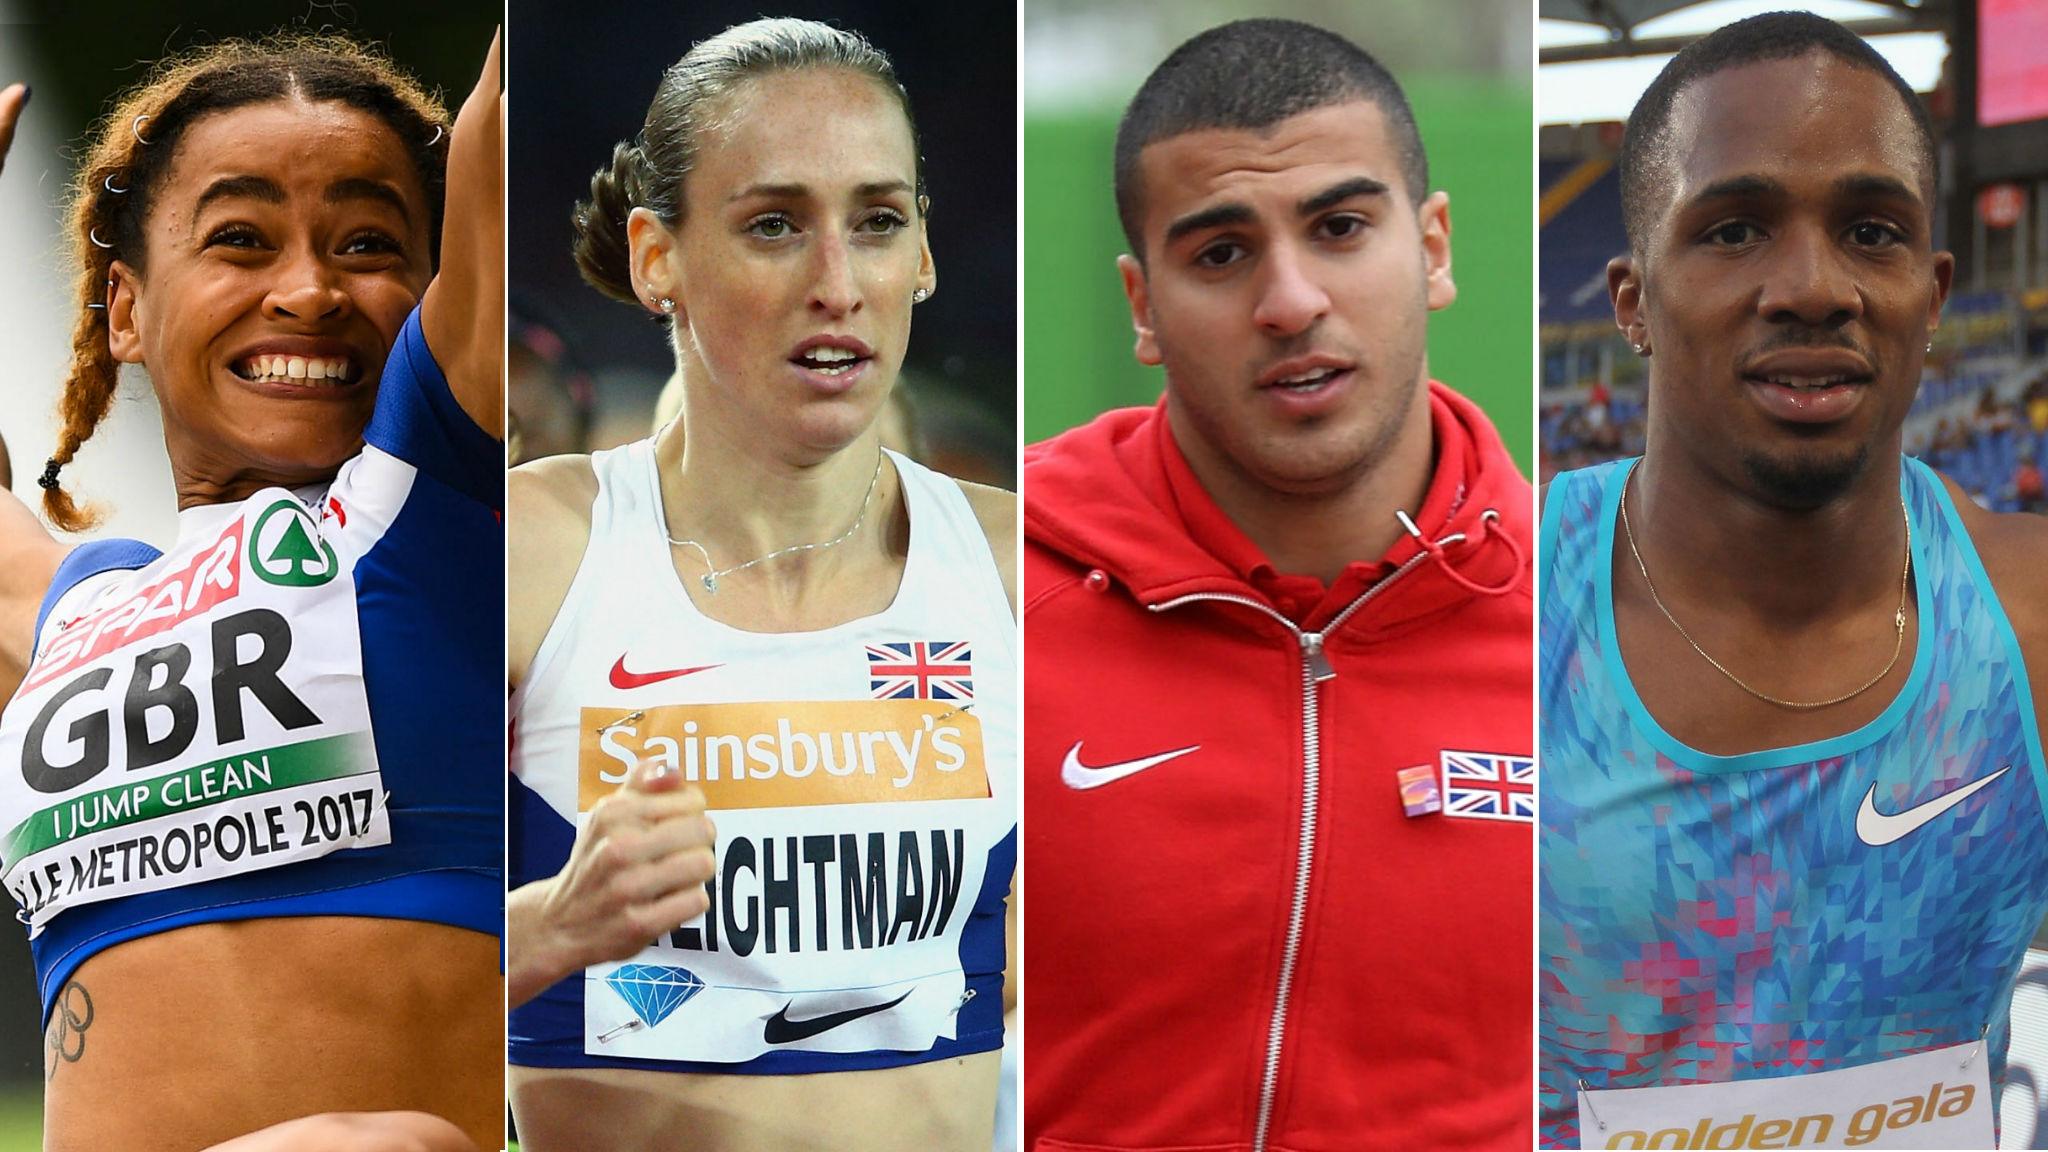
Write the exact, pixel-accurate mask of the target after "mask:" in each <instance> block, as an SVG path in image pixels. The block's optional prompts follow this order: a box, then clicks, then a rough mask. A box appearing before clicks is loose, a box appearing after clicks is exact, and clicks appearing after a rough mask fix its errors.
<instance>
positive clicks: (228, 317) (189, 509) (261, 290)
mask: <svg viewBox="0 0 2048 1152" xmlns="http://www.w3.org/2000/svg"><path fill="white" fill-rule="evenodd" d="M497 61H498V55H497V51H496V47H495V45H494V46H493V48H492V50H491V52H490V55H489V57H488V59H487V60H486V62H485V65H484V69H483V74H482V76H481V77H480V78H479V80H478V82H477V86H476V89H475V91H474V92H472V93H471V94H470V97H469V99H468V101H467V102H466V103H465V104H464V106H463V108H462V111H461V114H460V115H459V116H458V117H457V118H456V119H455V121H454V122H453V123H452V124H451V123H449V121H448V118H447V115H446V113H445V111H444V110H443V109H442V108H441V107H440V106H439V104H438V103H436V102H435V101H434V100H432V99H430V98H429V97H427V96H426V95H425V94H424V93H423V91H422V90H421V88H420V87H419V85H418V84H417V83H415V82H414V81H413V80H411V79H410V78H409V77H407V76H406V75H405V74H404V73H402V72H401V71H399V70H398V69H397V68H396V67H395V66H394V65H392V64H391V63H390V62H389V61H388V60H386V59H384V58H383V57H381V56H379V55H377V54H375V53H372V52H370V51H368V50H366V49H364V48H363V47H361V46H359V45H357V44H355V43H353V42H350V41H347V40H341V39H335V38H327V37H289V38H276V39H271V40H265V41H262V42H254V43H250V42H241V41H230V42H225V43H221V44H217V45H213V46H210V47H208V48H205V49H201V50H199V51H197V52H195V53H193V54H192V55H190V56H187V57H182V58H179V59H176V60H173V61H169V62H166V63H164V64H162V65H160V66H159V67H158V68H156V69H155V70H154V71H153V73H152V75H151V76H150V78H149V79H148V80H146V81H145V82H144V83H143V84H141V85H140V86H139V87H137V88H136V89H134V90H133V91H131V92H130V93H128V94H127V95H125V96H124V97H122V98H121V99H120V100H118V101H117V102H115V103H114V104H113V105H112V111H111V112H110V113H109V114H108V115H107V117H106V118H105V119H104V120H103V121H102V122H101V124H100V126H99V128H98V130H97V132H96V134H95V137H94V139H93V142H92V144H91V145H90V147H89V149H88V151H87V153H86V159H85V162H84V164H83V166H82V167H81V169H80V170H79V173H78V176H77V178H76V183H75V194H74V198H73V202H72V208H71V212H70V218H69V221H70V231H71V238H72V245H73V252H74V255H75V256H76V258H77V263H78V265H79V268H80V272H79V279H78V282H77V283H78V306H79V309H80V312H79V319H78V323H77V326H76V330H75V334H74V338H73V346H72V363H71V368H70V371H69V374H68V377H67V379H66V382H65V386H64V393H63V400H62V414H63V428H62V433H61V435H60V438H59V441H58V445H57V450H56V452H55V453H54V454H53V455H52V456H51V458H50V459H49V461H48V463H47V465H46V466H45V469H44V471H43V474H42V477H41V486H42V488H43V489H44V511H45V513H46V514H47V515H48V517H49V519H50V521H51V522H52V523H54V524H55V525H56V526H57V527H59V528H62V529H67V530H78V529H82V528H85V527H88V526H90V525H91V524H92V523H94V521H95V518H96V514H97V510H95V509H92V508H87V507H80V506H79V505H78V504H76V503H74V502H73V500H72V498H71V495H70V493H69V492H68V491H67V490H66V488H65V486H64V484H63V483H62V479H61V474H62V471H63V469H64V467H65V466H66V465H67V464H69V463H70V462H71V461H72V459H73V457H74V455H75V454H76V452H77V451H78V449H79V447H80V445H81V444H83V443H84V442H85V441H86V440H87V439H88V438H89V437H90V436H91V435H92V434H93V432H94V431H95V429H96V428H97V426H98V425H99V423H100V422H101V420H102V419H104V417H105V416H106V414H107V411H108V408H109V406H110V404H111V401H112V398H113V395H114V389H115V385H116V382H117V373H118V369H119V366H120V365H121V364H136V365H140V366H141V367H142V368H143V369H144V371H146V372H147V374H148V377H149V380H150V383H151V385H152V389H153V391H154V393H155V396H156V399H157V402H158V405H159V406H160V408H161V409H162V413H163V423H164V435H165V446H166V449H167V450H168V453H169V456H170V461H171V471H172V475H173V478H174V480H175V484H176V489H177V503H178V509H179V514H178V531H177V538H176V540H175V542H174V543H172V544H171V545H170V546H169V547H168V548H166V549H163V550H161V551H160V550H158V549H156V548H154V547H151V546H149V545H146V544H143V543H141V542H139V541H134V540H109V539H98V540H93V541H90V542H88V543H85V544H82V545H77V546H72V545H69V544H65V543H60V542H59V541H58V540H56V539H54V538H53V537H52V536H51V535H50V534H49V533H48V532H47V531H46V530H45V529H44V528H43V527H42V525H41V524H39V523H38V522H37V521H36V519H35V518H34V517H33V516H32V515H31V514H30V513H29V511H28V509H26V508H25V507H23V506H22V505H21V504H19V503H18V502H16V501H14V500H13V498H12V497H11V496H0V693H6V694H8V695H11V699H10V700H8V702H7V704H6V706H5V708H4V710H0V765H5V771H4V772H0V832H4V833H5V839H4V840H0V881H4V884H5V886H6V888H7V890H8V892H9V893H10V894H11V895H12V896H13V897H14V898H15V900H16V901H17V902H18V903H20V904H21V906H22V907H21V912H20V913H19V917H20V919H21V920H22V921H23V923H24V924H26V925H27V928H28V934H29V938H30V943H31V947H32V950H33V951H34V954H35V960H36V971H37V978H38V982H39V984H40V988H41V993H42V998H43V1013H44V1022H45V1025H46V1029H47V1032H46V1061H45V1073H46V1076H45V1078H46V1081H47V1083H46V1087H45V1094H44V1119H45V1135H44V1144H43V1146H44V1148H45V1149H50V1150H57V1152H69V1150H72V1149H102V1148H141V1147H148V1148H163V1149H199V1148H205V1147H209V1146H214V1145H221V1142H222V1141H228V1142H229V1143H227V1144H225V1145H221V1146H222V1147H223V1148H232V1149H234V1150H235V1152H256V1150H258V1149H267V1148H279V1149H282V1148H292V1149H319V1148H327V1147H335V1148H341V1147H347V1148H363V1149H381V1148H394V1149H395V1148H420V1147H425V1148H432V1149H443V1148H445V1149H463V1148H472V1147H477V1146H482V1147H496V1146H497V1144H498V1135H499V1133H500V1131H501V1130H502V1121H501V1116H502V1089H501V1084H502V1078H501V1076H500V1074H499V1072H498V1070H497V1059H498V1053H499V1052H500V1051H502V1047H501V1043H502V1042H501V1039H500V1037H501V1035H502V1033H501V1031H500V1029H501V1028H502V1017H501V1014H500V1004H501V988H502V985H501V984H500V982H499V979H498V971H499V969H498V962H497V957H498V941H497V933H498V929H499V926H500V924H501V923H502V918H501V902H500V901H501V898H502V897H501V893H502V881H501V879H500V875H501V870H500V865H499V861H500V853H501V848H500V843H501V841H500V831H499V830H500V827H501V822H502V814H501V813H502V809H501V807H500V803H501V802H500V800H499V789H498V787H497V783H496V779H497V771H498V768H497V766H498V764H500V763H501V762H502V761H501V759H500V755H501V744H500V739H499V737H498V735H497V732H498V728H497V723H498V716H499V714H500V704H499V701H498V698H497V696H496V689H495V680H496V669H497V666H498V660H499V653H500V652H501V651H502V649H501V648H500V647H499V645H500V643H501V639H500V631H499V630H500V625H501V605H502V600H501V599H500V598H499V597H500V596H501V594H502V593H501V592H500V591H499V590H500V589H502V583H501V576H500V574H499V571H498V555H499V551H500V547H501V544H500V540H501V536H500V529H499V520H498V514H499V510H500V509H501V508H502V480H501V475H502V474H501V471H500V469H501V468H502V459H503V452H502V447H501V445H500V443H499V441H498V439H497V437H498V435H499V427H500V416H499V415H498V413H499V412H500V411H501V407H502V401H501V391H500V386H499V361H500V359H501V356H502V335H501V331H502V328H501V325H502V307H501V305H500V304H499V301H500V300H501V299H502V286H501V265H502V241H501V239H500V230H501V226H502V225H501V223H500V222H501V220H502V209H501V199H502V197H501V191H500V185H501V182H500V177H499V165H500V140H501V137H500V130H499V117H500V97H499V81H498V63H497ZM0 112H4V113H5V115H6V119H7V120H8V121H10V122H11V121H12V119H13V117H14V115H16V114H18V112H19V104H18V103H16V104H14V105H12V106H11V107H9V106H7V105H0ZM10 126H11V123H10V125H4V126H0V128H4V127H10ZM5 137H6V133H5V132H4V131H0V139H5ZM444 204H445V207H446V209H447V212H446V216H445V219H446V221H447V223H446V224H445V226H444ZM451 720H453V721H458V722H454V723H451ZM460 721H467V722H460ZM16 765H19V768H20V770H19V772H18V773H17V772H15V771H14V768H15V766H16ZM360 1113H367V1114H360ZM266 1126H274V1127H266ZM259 1129H260V1130H262V1131H258V1130H259Z"/></svg>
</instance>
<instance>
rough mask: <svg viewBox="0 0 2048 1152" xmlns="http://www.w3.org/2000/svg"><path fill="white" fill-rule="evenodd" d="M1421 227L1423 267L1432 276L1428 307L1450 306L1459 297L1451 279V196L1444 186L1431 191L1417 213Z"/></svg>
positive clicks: (1433, 309) (1432, 308) (1433, 308)
mask: <svg viewBox="0 0 2048 1152" xmlns="http://www.w3.org/2000/svg"><path fill="white" fill-rule="evenodd" d="M1416 223H1417V224H1418V225H1420V226H1421V229H1422V270H1423V273H1424V274H1425V275H1426V276H1428V278H1429V310H1430V311H1431V312H1434V311H1436V310H1438V309H1439V308H1448V307H1450V306H1451V302H1452V301H1454V300H1456V299H1457V298H1458V286H1457V284H1456V283H1454V282H1452V280H1451V196H1450V193H1448V192H1444V191H1442V190H1441V189H1439V190H1438V191H1435V192H1432V193H1430V194H1429V198H1428V199H1426V200H1424V201H1423V202H1422V208H1421V210H1420V211H1419V212H1418V213H1417V214H1416Z"/></svg>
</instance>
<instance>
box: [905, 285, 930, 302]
mask: <svg viewBox="0 0 2048 1152" xmlns="http://www.w3.org/2000/svg"><path fill="white" fill-rule="evenodd" d="M931 298H932V294H931V293H930V292H929V291H926V290H925V289H923V288H919V289H918V290H917V291H915V292H912V293H911V294H910V302H911V303H912V304H922V303H924V302H925V301H927V300H929V299H931Z"/></svg>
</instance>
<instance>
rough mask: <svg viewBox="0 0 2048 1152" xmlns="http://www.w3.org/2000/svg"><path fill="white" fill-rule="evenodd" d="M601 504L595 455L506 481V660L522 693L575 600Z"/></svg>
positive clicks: (535, 467)
mask: <svg viewBox="0 0 2048 1152" xmlns="http://www.w3.org/2000/svg"><path fill="white" fill-rule="evenodd" d="M596 503H597V473H596V471H595V470H594V469H593V468H592V467H591V463H590V457H588V456H548V457H544V458H542V459H539V460H533V461H529V462H528V463H525V464H521V465H520V466H519V467H517V468H514V469H512V471H511V472H510V473H509V474H508V475H507V476H506V480H505V541H506V545H505V550H506V565H505V584H506V588H505V591H506V596H507V602H508V604H509V606H510V611H509V613H508V617H509V618H508V620H507V622H506V630H505V632H506V635H505V640H506V646H505V648H506V651H505V659H506V674H507V676H508V678H509V680H510V682H511V683H512V685H514V686H515V687H516V686H517V685H518V684H519V682H520V681H521V680H523V679H525V676H526V670H527V668H528V667H530V666H531V665H532V663H533V657H534V655H535V654H536V653H537V652H539V651H540V643H541V640H542V639H543V638H544V637H546V636H547V634H548V629H549V628H552V627H553V626H554V623H555V617H556V615H558V614H559V613H560V612H561V610H562V603H563V602H564V601H565V600H566V599H568V596H569V586H570V585H571V584H572V583H574V582H575V580H576V570H577V568H578V567H580V566H581V565H582V563H583V553H584V551H585V550H586V549H587V548H588V547H589V545H590V510H591V508H592V507H593V506H594V505H595V504H596Z"/></svg>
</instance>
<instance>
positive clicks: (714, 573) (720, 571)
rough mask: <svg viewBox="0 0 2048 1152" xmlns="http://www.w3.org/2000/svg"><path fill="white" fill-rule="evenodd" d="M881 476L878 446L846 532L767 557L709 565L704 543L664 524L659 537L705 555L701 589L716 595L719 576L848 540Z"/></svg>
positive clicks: (782, 549)
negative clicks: (673, 532)
mask: <svg viewBox="0 0 2048 1152" xmlns="http://www.w3.org/2000/svg"><path fill="white" fill-rule="evenodd" d="M881 478H882V452H881V449H879V448H878V449H876V450H875V474H874V475H872V476H870V477H868V492H867V495H865V496H863V497H861V498H860V515H858V516H855V517H854V518H853V524H852V525H851V526H849V527H848V528H847V529H846V531H844V532H841V533H840V534H839V535H837V536H834V537H833V538H832V539H830V540H824V541H820V542H817V543H813V544H791V545H790V546H789V547H787V548H778V549H776V550H775V551H773V552H770V553H768V554H767V555H766V556H756V557H754V558H753V559H752V560H749V561H747V562H746V563H744V564H735V565H733V566H732V567H730V568H720V567H718V566H716V565H714V564H712V563H711V553H710V552H707V551H705V549H704V545H702V544H699V543H697V542H696V541H695V540H678V539H676V538H675V537H673V536H670V535H669V534H668V531H667V529H666V527H664V529H663V531H662V536H663V537H664V538H665V539H667V540H668V542H669V543H670V544H672V545H674V546H675V547H677V548H695V549H696V550H697V555H699V556H702V557H703V558H704V567H705V568H706V569H707V571H706V572H705V573H704V575H702V576H700V577H698V578H697V579H698V582H699V583H701V584H703V585H704V592H705V594H706V595H709V596H716V595H718V578H719V577H720V576H730V575H732V574H733V573H735V572H744V571H746V570H747V569H749V568H752V567H753V566H754V565H756V564H766V563H767V562H768V561H770V560H773V559H775V558H776V557H777V556H788V555H790V554H791V553H794V552H816V551H823V550H824V549H826V548H830V547H832V546H833V545H835V544H844V543H846V542H847V541H848V540H850V539H852V538H853V534H854V533H855V532H858V531H860V526H861V524H862V523H863V522H865V521H866V520H867V518H868V505H869V503H871V502H872V501H873V500H874V498H875V482H876V481H878V480H880V479H881Z"/></svg>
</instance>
